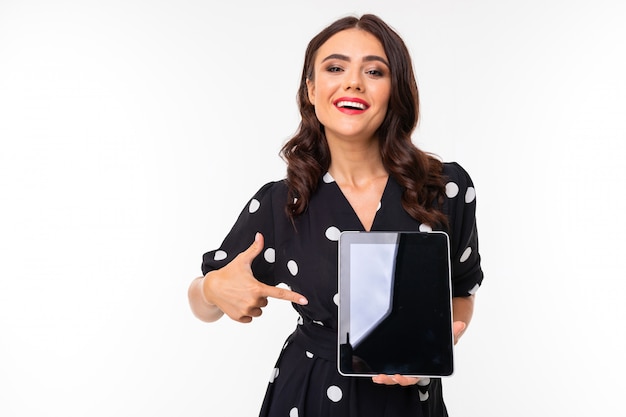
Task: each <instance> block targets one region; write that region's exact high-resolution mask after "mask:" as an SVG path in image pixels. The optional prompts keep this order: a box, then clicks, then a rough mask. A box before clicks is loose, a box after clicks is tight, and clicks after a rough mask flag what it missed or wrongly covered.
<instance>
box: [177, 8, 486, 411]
mask: <svg viewBox="0 0 626 417" xmlns="http://www.w3.org/2000/svg"><path fill="white" fill-rule="evenodd" d="M298 105H299V108H300V114H301V117H302V120H301V122H300V126H299V129H298V131H297V132H296V134H295V135H294V137H293V138H291V139H290V140H289V141H288V142H287V143H286V144H285V145H284V146H283V148H282V155H283V158H284V159H285V161H286V163H287V175H286V178H285V179H283V180H279V181H275V182H270V183H268V184H265V185H263V186H262V187H261V188H260V189H259V191H258V192H257V193H256V194H255V195H254V196H253V197H252V198H251V199H250V201H249V202H248V204H247V205H246V206H245V208H244V209H243V210H242V212H241V214H240V216H239V218H238V220H237V222H236V223H235V225H234V226H233V228H232V230H231V231H230V233H229V234H228V235H227V236H226V238H225V239H224V241H223V243H222V245H221V246H220V248H218V249H216V250H213V251H210V252H207V253H205V254H204V256H203V264H202V272H203V276H202V277H199V278H197V279H195V280H194V281H193V282H192V283H191V285H190V287H189V301H190V306H191V309H192V311H193V313H194V314H195V315H196V316H197V317H198V318H200V319H201V320H204V321H207V322H210V321H214V320H217V319H219V318H220V317H221V316H222V315H223V314H226V315H227V316H229V317H230V318H231V319H233V320H236V321H239V322H244V323H245V322H250V321H252V320H253V319H254V318H257V317H259V316H260V315H261V314H262V309H263V308H264V307H265V306H266V305H267V303H268V298H270V297H271V298H279V299H283V300H288V301H291V302H292V303H293V306H294V308H295V309H296V311H297V312H298V313H299V315H300V319H299V321H298V324H297V326H296V329H295V331H294V332H293V333H292V334H291V335H289V336H288V337H287V340H286V343H285V345H284V348H283V350H282V351H281V352H280V355H279V358H278V360H277V363H276V365H275V369H274V372H273V373H272V377H271V379H270V382H269V385H268V388H267V393H266V397H265V400H264V402H263V405H262V407H261V412H260V416H263V417H265V416H285V417H287V416H289V417H294V416H300V417H302V416H329V417H335V416H337V417H338V416H359V417H369V416H377V417H379V416H394V417H402V416H421V415H423V416H445V415H447V412H446V409H445V405H444V402H443V398H442V395H441V381H440V380H439V379H436V378H430V379H429V378H423V379H418V378H411V377H407V376H402V375H377V376H374V377H373V378H371V379H366V378H350V377H344V376H341V375H340V374H339V373H338V372H337V365H336V358H337V352H336V345H337V304H336V302H337V297H336V295H337V239H338V235H339V233H340V232H342V231H349V230H357V231H376V230H393V231H417V230H421V231H428V230H443V231H446V232H447V233H448V234H449V236H450V253H451V261H452V275H453V276H452V283H453V310H454V311H453V318H454V333H455V342H456V341H458V339H459V338H460V337H461V335H462V334H463V332H464V331H465V329H466V328H467V325H468V324H469V322H470V319H471V316H472V311H473V303H474V293H475V292H476V290H477V289H478V288H479V286H480V284H481V283H482V279H483V273H482V270H481V267H480V255H479V251H478V237H477V232H476V221H475V204H476V203H475V191H474V186H473V184H472V181H471V178H470V177H469V175H468V174H467V172H466V171H465V170H464V169H463V168H462V167H461V166H460V165H459V164H457V163H442V162H441V161H439V160H438V159H436V158H434V157H432V156H430V155H429V154H426V153H425V152H423V151H421V150H419V149H418V148H417V147H415V145H414V144H413V143H412V141H411V134H412V132H413V130H414V129H415V126H416V125H417V121H418V115H419V100H418V91H417V85H416V82H415V76H414V73H413V68H412V62H411V58H410V55H409V53H408V50H407V48H406V46H405V44H404V42H403V41H402V39H401V38H400V37H399V36H398V34H397V33H396V32H395V31H393V30H392V29H391V28H390V27H389V26H388V25H387V24H386V23H385V22H383V21H382V20H381V19H380V18H378V17H377V16H374V15H364V16H362V17H360V18H357V17H346V18H343V19H339V20H337V21H336V22H334V23H332V24H331V25H329V26H328V27H327V28H325V29H324V30H322V31H321V32H320V33H319V34H318V35H317V36H315V37H314V38H313V39H312V40H311V42H310V43H309V45H308V48H307V50H306V53H305V60H304V67H303V71H302V78H301V83H300V87H299V90H298ZM250 242H252V244H251V245H250ZM280 283H284V284H286V285H287V286H288V287H289V288H290V289H285V288H280V287H276V285H278V284H280Z"/></svg>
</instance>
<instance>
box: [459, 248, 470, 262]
mask: <svg viewBox="0 0 626 417" xmlns="http://www.w3.org/2000/svg"><path fill="white" fill-rule="evenodd" d="M471 254H472V248H470V247H467V248H466V249H465V250H464V251H463V254H462V255H461V259H459V260H460V261H461V262H465V261H467V260H468V259H469V257H470V255H471Z"/></svg>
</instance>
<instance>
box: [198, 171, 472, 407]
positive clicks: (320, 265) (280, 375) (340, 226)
mask: <svg viewBox="0 0 626 417" xmlns="http://www.w3.org/2000/svg"><path fill="white" fill-rule="evenodd" d="M444 175H445V177H446V178H447V180H446V181H447V184H446V195H447V199H446V202H445V203H444V205H443V211H444V213H446V215H447V216H448V218H449V230H447V231H448V234H449V235H450V245H451V247H450V254H451V259H452V276H453V277H452V280H453V295H454V296H467V295H469V294H473V293H474V292H475V291H476V290H477V289H478V288H479V286H480V284H481V282H482V278H483V273H482V270H481V267H480V255H479V252H478V238H477V234H476V221H475V204H476V201H475V191H474V187H473V184H472V181H471V178H470V177H469V175H468V174H467V172H466V171H465V170H464V169H463V168H462V167H461V166H460V165H458V164H457V163H445V164H444ZM401 195H402V188H401V187H400V186H399V185H398V184H397V183H396V182H395V180H394V179H393V178H391V177H390V178H389V180H388V181H387V184H386V186H385V190H384V192H383V195H382V198H381V201H380V205H379V208H378V211H377V212H376V216H375V218H374V223H373V225H372V228H371V230H373V231H414V230H420V231H428V230H432V229H431V228H430V227H429V226H428V225H426V224H420V223H419V222H417V221H416V220H414V219H413V218H411V217H410V216H409V215H408V214H407V213H406V212H405V211H404V209H403V208H402V205H401V202H400V201H401ZM286 201H287V187H286V184H285V182H284V181H277V182H271V183H268V184H266V185H264V186H263V187H262V188H261V189H260V190H259V191H258V192H257V193H256V194H255V195H254V197H253V198H252V199H251V200H250V201H249V203H248V204H247V205H246V207H245V208H244V210H243V211H242V212H241V214H240V216H239V218H238V220H237V222H236V223H235V225H234V226H233V228H232V230H231V231H230V233H229V234H228V236H227V237H226V239H225V240H224V241H223V243H222V245H221V247H220V248H218V249H217V250H214V251H211V252H207V253H206V254H204V256H203V263H202V272H203V274H206V273H207V272H209V271H211V270H213V269H217V268H221V267H222V266H224V265H226V264H227V263H228V262H230V261H231V260H232V259H233V258H234V257H235V256H236V255H237V254H238V253H240V252H242V251H244V250H245V249H246V248H247V247H248V246H249V245H250V244H251V243H252V241H253V240H254V236H255V234H256V233H257V232H261V233H262V234H263V235H264V237H265V247H264V250H263V252H262V253H261V255H259V256H258V257H257V258H256V259H255V260H254V262H253V263H252V269H253V273H254V275H255V277H256V278H257V279H258V280H260V281H262V282H264V283H266V284H269V285H277V284H280V283H283V284H286V285H287V286H289V287H290V288H291V289H292V290H294V291H297V292H299V293H301V294H303V295H304V296H305V297H306V298H307V299H308V301H309V303H308V305H306V306H300V305H294V308H295V309H296V311H297V312H298V313H299V318H298V322H297V324H295V331H294V332H293V333H292V334H291V335H289V336H288V337H287V339H286V341H285V344H284V347H283V349H282V351H281V352H280V355H279V357H278V360H277V362H276V364H275V366H274V368H273V369H271V367H270V368H268V370H270V369H271V372H270V378H269V383H268V387H267V393H266V396H265V399H264V401H263V404H262V406H261V412H260V416H261V417H319V416H324V417H348V416H350V417H353V416H354V417H356V416H358V417H369V416H372V417H374V416H375V417H383V416H389V417H392V416H393V417H403V416H445V415H447V413H446V410H445V405H444V402H443V398H442V391H441V380H440V379H435V378H432V379H423V380H420V382H419V384H418V385H416V386H411V387H401V386H386V385H378V384H374V383H373V382H372V381H371V379H370V378H361V377H344V376H341V375H340V374H339V373H338V372H337V365H336V357H337V353H336V346H337V313H338V309H337V300H338V295H337V257H338V254H337V246H338V243H337V242H338V238H339V234H340V233H341V232H342V231H348V230H358V231H362V230H364V228H363V225H362V224H361V222H360V221H359V218H358V217H357V215H356V213H355V212H354V210H353V209H352V207H351V206H350V204H349V203H348V201H347V199H346V198H345V197H344V195H343V194H342V192H341V190H340V189H339V187H338V186H337V184H336V183H335V181H334V180H333V178H332V177H331V176H330V174H326V175H325V176H324V177H323V178H321V179H320V184H319V187H318V190H317V191H316V193H315V194H314V195H313V197H312V198H311V201H310V203H309V206H308V209H307V210H306V212H305V213H304V214H303V215H301V216H299V217H297V218H296V221H295V229H294V226H293V225H292V223H291V221H290V220H289V218H288V217H287V216H286V214H285V204H286Z"/></svg>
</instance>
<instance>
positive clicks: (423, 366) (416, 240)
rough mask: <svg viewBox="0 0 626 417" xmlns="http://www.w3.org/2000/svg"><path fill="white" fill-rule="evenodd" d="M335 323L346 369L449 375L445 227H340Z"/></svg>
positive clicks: (362, 372)
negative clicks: (393, 229)
mask: <svg viewBox="0 0 626 417" xmlns="http://www.w3.org/2000/svg"><path fill="white" fill-rule="evenodd" d="M338 328H339V335H338V370H339V373H341V374H342V375H345V376H368V377H371V376H372V375H378V374H388V375H393V374H401V375H407V376H420V377H427V376H428V377H430V376H433V377H440V376H450V375H452V372H453V346H454V337H453V333H452V292H451V282H450V243H449V237H448V235H447V234H446V233H444V232H343V233H341V235H340V237H339V325H338Z"/></svg>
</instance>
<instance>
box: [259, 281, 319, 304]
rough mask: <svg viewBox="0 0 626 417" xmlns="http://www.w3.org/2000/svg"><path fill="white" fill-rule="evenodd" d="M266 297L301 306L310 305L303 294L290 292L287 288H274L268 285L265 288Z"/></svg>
mask: <svg viewBox="0 0 626 417" xmlns="http://www.w3.org/2000/svg"><path fill="white" fill-rule="evenodd" d="M265 295H266V296H267V297H272V298H278V299H280V300H287V301H291V302H292V303H296V304H300V305H306V304H308V303H309V301H308V300H307V299H306V298H305V297H304V296H303V295H302V294H299V293H297V292H295V291H291V290H288V289H286V288H280V287H272V286H269V285H267V286H266V288H265Z"/></svg>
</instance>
